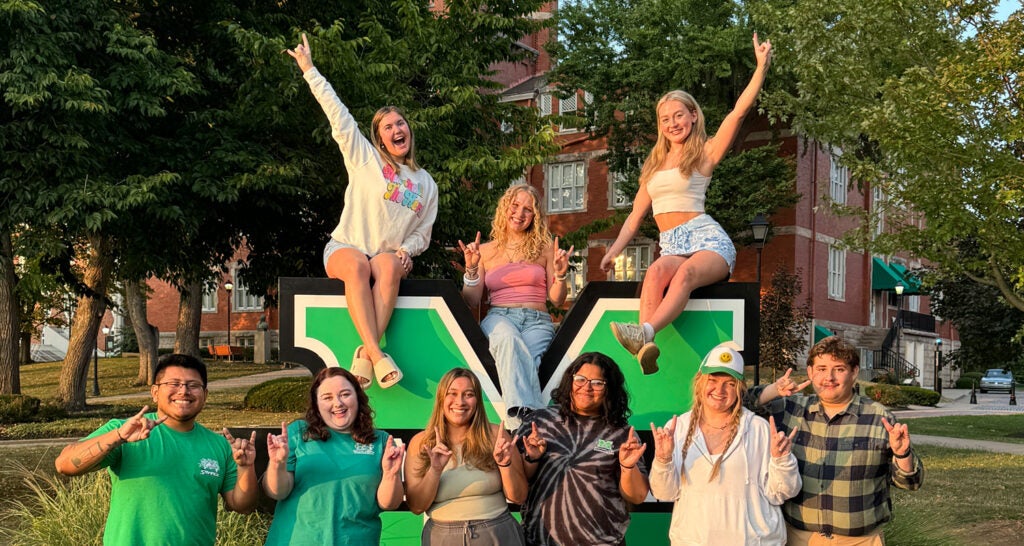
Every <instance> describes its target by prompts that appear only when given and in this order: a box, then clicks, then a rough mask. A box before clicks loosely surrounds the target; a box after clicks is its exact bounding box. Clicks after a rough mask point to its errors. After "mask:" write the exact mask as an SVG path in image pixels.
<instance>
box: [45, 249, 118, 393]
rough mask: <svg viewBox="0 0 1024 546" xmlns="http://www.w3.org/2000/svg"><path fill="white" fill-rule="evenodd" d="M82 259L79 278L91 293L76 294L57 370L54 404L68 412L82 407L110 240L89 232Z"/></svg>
mask: <svg viewBox="0 0 1024 546" xmlns="http://www.w3.org/2000/svg"><path fill="white" fill-rule="evenodd" d="M85 260H86V262H85V275H84V277H85V278H84V279H82V280H83V281H84V283H85V286H86V287H88V289H89V290H90V291H91V292H89V293H86V294H83V295H81V296H79V297H78V304H77V306H76V308H75V315H74V317H73V318H72V319H71V339H69V340H68V353H67V356H65V357H64V365H63V366H62V367H61V369H60V384H59V385H58V388H57V401H58V403H59V404H61V405H62V406H64V408H65V409H68V410H71V411H75V410H81V409H84V408H85V386H86V380H87V378H88V374H89V360H91V359H92V358H93V351H95V350H96V338H97V335H98V333H99V328H100V321H101V320H102V319H103V314H104V313H105V312H106V310H107V307H106V303H105V301H104V298H105V297H106V295H107V285H108V284H109V283H110V276H111V271H112V270H113V268H114V259H113V256H111V251H110V241H109V240H108V239H107V238H106V237H104V236H102V235H99V234H91V235H89V249H88V254H87V256H86V258H85Z"/></svg>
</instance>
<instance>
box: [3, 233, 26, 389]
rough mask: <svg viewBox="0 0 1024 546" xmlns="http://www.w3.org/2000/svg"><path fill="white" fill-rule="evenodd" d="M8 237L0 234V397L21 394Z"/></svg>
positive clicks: (14, 300) (16, 314) (11, 246)
mask: <svg viewBox="0 0 1024 546" xmlns="http://www.w3.org/2000/svg"><path fill="white" fill-rule="evenodd" d="M17 282H18V280H17V277H16V276H15V274H14V246H13V245H12V244H11V234H10V233H8V232H7V231H3V232H0V394H21V376H20V374H19V358H18V357H19V354H18V339H19V337H20V335H19V334H20V328H19V326H20V325H19V316H20V313H19V309H18V296H17V294H15V293H14V285H15V284H17Z"/></svg>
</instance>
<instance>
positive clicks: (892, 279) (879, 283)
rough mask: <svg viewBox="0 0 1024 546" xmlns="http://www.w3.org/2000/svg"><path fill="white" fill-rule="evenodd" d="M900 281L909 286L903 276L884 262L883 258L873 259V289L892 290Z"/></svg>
mask: <svg viewBox="0 0 1024 546" xmlns="http://www.w3.org/2000/svg"><path fill="white" fill-rule="evenodd" d="M898 282H902V283H903V285H904V286H907V283H906V281H904V280H903V276H902V275H900V274H899V273H897V272H896V271H894V270H893V269H892V267H890V266H889V264H887V263H885V262H883V261H882V260H881V258H872V259H871V289H872V290H892V289H894V288H896V283H898Z"/></svg>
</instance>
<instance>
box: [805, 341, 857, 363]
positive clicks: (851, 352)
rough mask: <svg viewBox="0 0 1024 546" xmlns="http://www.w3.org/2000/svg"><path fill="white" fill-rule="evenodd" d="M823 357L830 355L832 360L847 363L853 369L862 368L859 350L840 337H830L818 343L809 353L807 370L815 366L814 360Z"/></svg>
mask: <svg viewBox="0 0 1024 546" xmlns="http://www.w3.org/2000/svg"><path fill="white" fill-rule="evenodd" d="M822 355H829V356H831V357H832V358H834V359H836V360H839V361H842V362H845V363H846V365H847V366H849V367H851V368H859V367H860V354H858V352H857V348H856V347H854V346H853V345H852V344H850V342H848V341H845V340H842V339H840V338H839V336H828V337H827V338H825V339H823V340H821V341H819V342H817V343H815V344H814V346H813V347H811V350H810V351H809V352H808V353H807V368H808V369H810V367H811V366H813V365H814V359H815V358H816V357H819V356H822Z"/></svg>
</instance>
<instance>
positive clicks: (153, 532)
mask: <svg viewBox="0 0 1024 546" xmlns="http://www.w3.org/2000/svg"><path fill="white" fill-rule="evenodd" d="M155 377H156V381H155V382H154V383H153V386H152V387H151V390H150V392H151V394H152V395H153V401H154V402H155V403H156V408H157V410H156V412H155V413H146V411H147V410H148V409H149V406H146V407H143V408H142V411H140V412H139V413H137V414H135V415H134V416H133V417H131V418H129V419H112V420H110V421H109V422H108V423H107V424H105V425H103V426H102V427H100V428H99V429H97V430H96V431H95V432H93V433H92V434H90V435H89V436H88V437H86V438H85V439H83V440H82V441H79V442H76V443H73V444H71V445H69V446H67V447H65V448H64V450H63V451H62V452H61V454H60V456H58V457H57V461H56V463H55V465H56V467H57V471H58V472H60V473H61V474H64V475H67V476H78V475H81V474H85V473H87V472H92V471H94V470H99V469H101V468H106V469H107V471H108V472H109V473H110V479H111V493H110V514H109V515H108V517H107V524H106V528H105V529H104V533H103V543H104V544H107V545H135V544H175V545H196V546H211V545H212V544H213V543H214V541H215V540H216V538H217V528H216V526H217V495H218V494H219V495H220V496H221V497H222V498H223V499H224V506H225V507H226V508H227V509H228V510H233V511H235V512H242V513H245V512H249V511H251V510H252V509H253V508H254V507H255V506H256V502H257V500H258V494H257V491H258V489H257V484H256V471H255V469H254V467H253V463H254V462H255V460H256V448H255V445H254V441H255V436H256V435H255V432H254V433H253V435H252V436H251V437H250V438H248V439H245V438H237V439H236V438H232V437H231V435H230V434H228V433H227V431H226V430H225V431H224V434H225V436H221V435H219V434H217V433H214V432H211V431H210V430H208V429H207V428H206V427H204V426H202V425H200V424H199V423H196V422H195V419H196V416H198V415H199V412H201V411H202V410H203V406H205V405H206V396H207V390H206V365H205V364H203V362H202V361H200V360H199V359H197V358H194V357H191V356H188V355H182V354H172V355H167V356H165V357H163V358H161V359H160V362H159V363H158V364H157V368H156V375H155Z"/></svg>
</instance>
